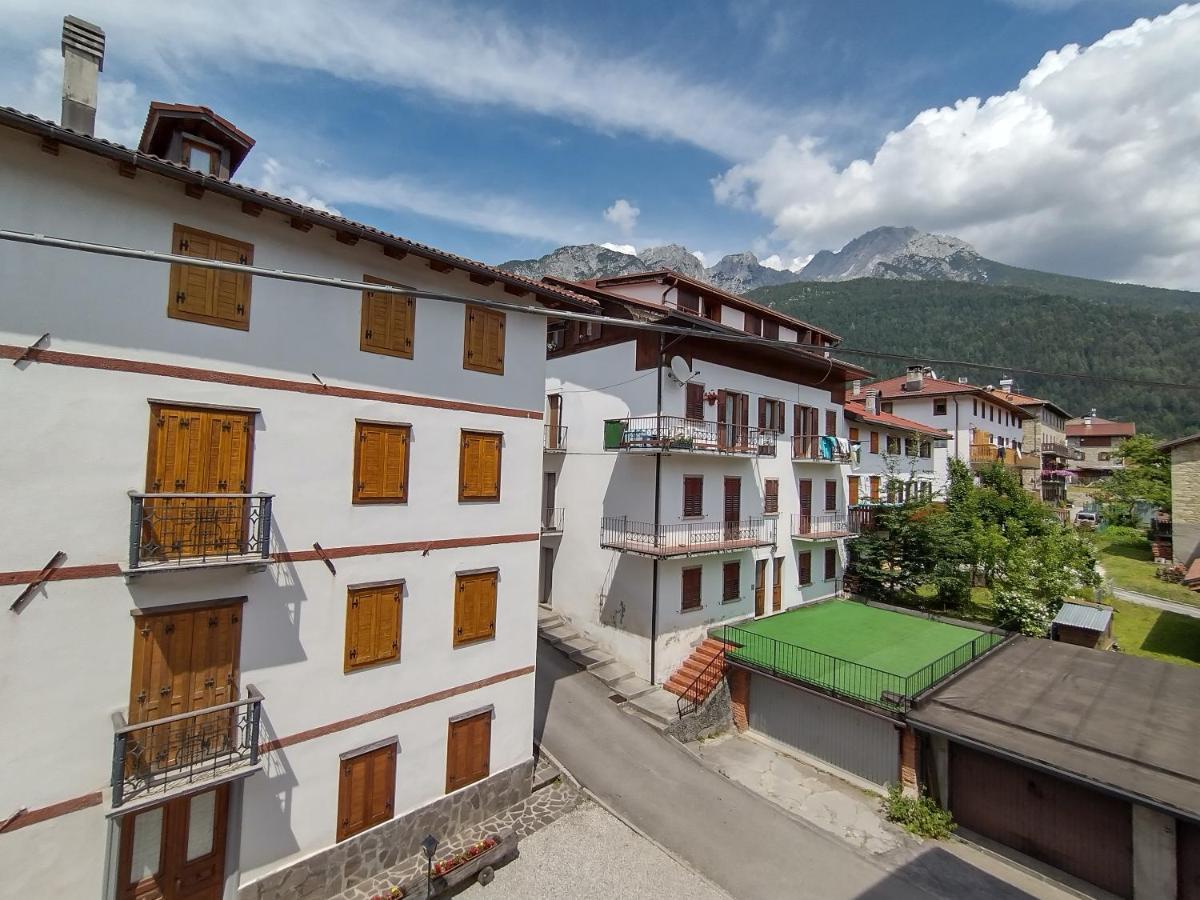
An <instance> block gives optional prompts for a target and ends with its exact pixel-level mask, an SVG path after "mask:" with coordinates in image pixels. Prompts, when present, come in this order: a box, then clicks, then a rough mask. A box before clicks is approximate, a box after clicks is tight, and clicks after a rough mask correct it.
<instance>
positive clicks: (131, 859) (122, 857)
mask: <svg viewBox="0 0 1200 900" xmlns="http://www.w3.org/2000/svg"><path fill="white" fill-rule="evenodd" d="M228 820H229V786H228V785H219V786H218V787H215V788H211V789H209V790H207V791H200V792H198V793H195V794H191V795H189V796H186V797H179V798H176V799H174V800H170V801H168V802H167V803H163V804H160V805H159V806H154V807H151V808H149V809H143V810H141V811H139V812H136V813H130V814H128V815H126V816H124V817H123V818H122V819H121V828H120V843H121V845H120V850H119V855H118V861H117V877H118V887H117V897H118V900H220V898H221V896H222V894H223V893H224V881H225V836H226V827H227V824H228Z"/></svg>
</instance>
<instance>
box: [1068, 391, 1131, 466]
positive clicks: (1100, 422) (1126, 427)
mask: <svg viewBox="0 0 1200 900" xmlns="http://www.w3.org/2000/svg"><path fill="white" fill-rule="evenodd" d="M1135 434H1137V426H1136V425H1134V424H1133V422H1114V421H1113V420H1112V419H1102V418H1101V417H1100V416H1098V415H1096V411H1095V410H1094V409H1093V410H1092V411H1091V412H1090V413H1088V414H1087V415H1086V416H1082V417H1081V418H1078V419H1071V421H1069V422H1068V423H1067V446H1069V447H1070V448H1071V449H1073V450H1077V451H1079V455H1081V456H1082V458H1081V459H1080V458H1076V459H1075V460H1073V461H1072V463H1071V465H1072V468H1074V469H1075V470H1076V471H1077V472H1078V473H1079V481H1080V482H1081V483H1083V484H1087V483H1089V482H1092V481H1096V480H1097V479H1100V478H1106V477H1108V476H1109V475H1111V474H1112V473H1113V472H1115V471H1116V470H1117V469H1120V468H1123V464H1122V463H1121V461H1120V460H1119V459H1116V458H1115V454H1116V451H1117V448H1118V447H1120V446H1121V442H1122V441H1123V440H1125V439H1126V438H1130V437H1133V436H1134V435H1135Z"/></svg>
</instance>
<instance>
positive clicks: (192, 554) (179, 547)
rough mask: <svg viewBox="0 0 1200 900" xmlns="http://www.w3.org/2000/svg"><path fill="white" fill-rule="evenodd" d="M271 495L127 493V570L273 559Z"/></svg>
mask: <svg viewBox="0 0 1200 900" xmlns="http://www.w3.org/2000/svg"><path fill="white" fill-rule="evenodd" d="M273 497H274V495H273V494H220V493H214V494H146V493H141V492H139V491H130V492H129V500H130V504H131V512H130V517H129V568H131V569H139V568H145V567H147V566H156V565H167V564H172V563H175V564H178V563H182V562H209V561H218V560H230V559H234V558H237V557H247V556H251V557H254V556H257V557H261V558H262V559H269V558H270V556H271V500H272V498H273Z"/></svg>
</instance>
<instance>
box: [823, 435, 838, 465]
mask: <svg viewBox="0 0 1200 900" xmlns="http://www.w3.org/2000/svg"><path fill="white" fill-rule="evenodd" d="M836 446H837V442H836V441H835V440H834V438H833V436H832V435H828V434H823V435H821V459H833V448H834V447H836Z"/></svg>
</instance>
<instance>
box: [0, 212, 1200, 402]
mask: <svg viewBox="0 0 1200 900" xmlns="http://www.w3.org/2000/svg"><path fill="white" fill-rule="evenodd" d="M0 240H4V241H12V242H15V243H20V244H33V245H35V246H40V247H51V248H55V249H59V250H74V251H78V252H83V253H96V254H99V255H102V256H117V257H122V258H125V259H137V260H141V261H143V262H158V263H166V264H169V265H185V266H196V267H199V268H208V269H224V270H227V271H231V272H243V273H245V274H248V275H255V276H258V277H261V278H271V279H275V280H279V281H294V282H300V283H302V284H311V285H316V286H319V287H332V288H339V289H341V290H350V291H356V292H362V291H372V292H374V293H377V294H400V295H403V296H405V297H414V298H417V299H426V300H441V301H443V302H447V303H459V304H466V305H471V306H482V307H487V308H491V309H497V310H502V311H504V312H513V313H518V314H523V315H533V316H540V317H542V318H546V319H566V320H571V321H579V322H597V323H600V324H608V325H616V326H619V327H622V328H631V329H635V330H641V331H653V332H660V333H665V334H676V335H684V336H688V337H702V338H704V339H705V340H714V341H724V342H726V343H734V344H743V345H747V346H754V347H770V348H774V349H780V350H786V351H788V352H790V353H794V354H797V355H800V356H803V357H806V358H808V359H809V360H811V361H813V362H824V363H826V364H827V365H828V367H829V369H828V372H832V370H833V364H834V362H835V359H834V357H833V356H832V352H833V351H835V350H836V352H838V353H847V354H855V355H858V356H868V357H875V358H879V359H893V360H902V361H908V362H914V363H918V362H919V363H923V364H925V365H939V366H960V367H963V368H974V369H987V370H990V371H997V372H1005V373H1012V372H1016V373H1020V374H1024V375H1037V376H1040V377H1044V378H1075V379H1078V380H1081V381H1102V382H1108V383H1116V384H1131V385H1138V386H1140V387H1158V388H1173V389H1178V390H1187V391H1200V384H1187V383H1184V382H1178V381H1155V380H1152V379H1142V378H1123V377H1121V376H1116V375H1093V374H1090V373H1086V372H1047V371H1043V370H1039V369H1029V368H1024V367H1021V366H1000V365H994V364H991V363H977V362H968V361H967V360H953V359H935V358H933V357H927V356H919V355H915V354H903V353H886V352H884V351H880V350H865V349H859V348H852V347H840V346H839V347H836V348H833V347H831V348H828V349H827V350H818V349H816V348H813V349H810V348H809V347H807V346H805V345H801V344H793V343H788V342H786V341H777V340H771V339H768V338H763V337H758V336H756V335H751V334H733V333H727V332H722V331H716V330H713V331H707V330H702V329H699V328H694V327H689V326H684V325H662V324H658V323H655V322H639V321H637V320H634V319H614V318H612V317H610V316H604V315H597V314H594V313H583V312H576V311H574V310H563V309H550V308H547V307H542V306H524V305H521V304H519V303H506V302H504V301H502V300H487V299H483V298H479V297H461V296H458V295H456V294H443V293H438V292H435V291H426V290H422V289H421V288H417V287H415V286H413V285H403V284H401V285H390V284H375V283H367V282H363V281H353V280H350V279H345V278H334V277H330V276H326V275H310V274H306V273H303V272H288V271H285V270H283V269H267V268H264V267H262V266H254V265H249V264H245V263H234V262H225V261H224V260H217V259H200V258H198V257H192V256H183V255H181V254H175V253H162V252H160V251H157V250H139V249H134V248H130V247H120V246H117V245H114V244H96V243H92V242H89V241H79V240H74V239H71V238H60V237H53V236H51V235H45V234H36V233H32V232H26V231H14V230H11V229H0ZM828 372H827V375H826V377H828ZM639 377H641V376H639ZM821 380H822V381H823V380H824V378H822V379H821ZM616 386H617V385H611V387H616ZM589 390H592V389H589ZM595 390H599V389H598V388H597V389H595Z"/></svg>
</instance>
